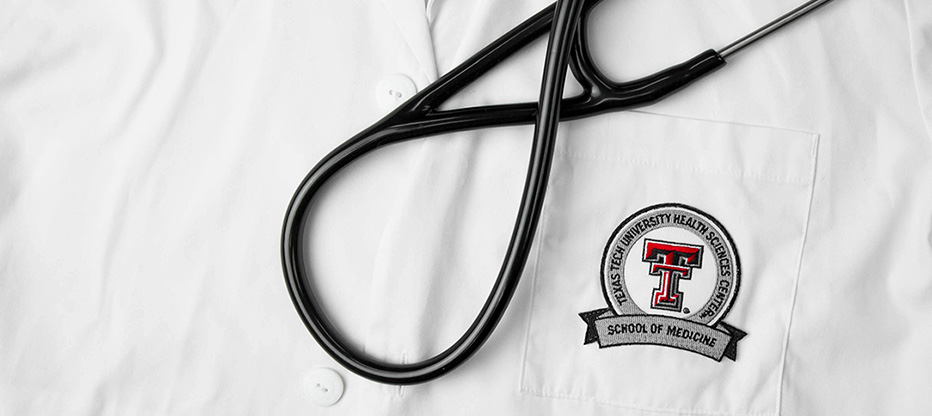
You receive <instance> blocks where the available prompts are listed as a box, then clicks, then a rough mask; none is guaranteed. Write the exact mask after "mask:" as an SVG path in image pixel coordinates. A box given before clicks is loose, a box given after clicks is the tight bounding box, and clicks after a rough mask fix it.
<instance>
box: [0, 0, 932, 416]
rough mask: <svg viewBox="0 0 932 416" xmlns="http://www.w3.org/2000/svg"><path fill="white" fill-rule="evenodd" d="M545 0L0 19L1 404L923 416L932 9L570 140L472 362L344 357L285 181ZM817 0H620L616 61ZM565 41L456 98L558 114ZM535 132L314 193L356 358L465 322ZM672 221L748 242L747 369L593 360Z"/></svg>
mask: <svg viewBox="0 0 932 416" xmlns="http://www.w3.org/2000/svg"><path fill="white" fill-rule="evenodd" d="M548 4H549V0H509V1H503V0H475V1H464V0H430V1H427V2H426V3H425V1H423V0H368V1H359V0H354V1H323V0H315V1H290V0H285V1H256V0H203V1H164V2H151V1H118V2H114V1H102V0H92V1H86V2H80V3H67V2H54V1H30V0H2V1H0V414H3V415H512V414H526V415H550V414H553V415H566V414H573V415H639V416H641V415H754V416H764V415H893V414H927V413H929V412H930V409H932V395H930V394H929V392H932V352H930V351H932V3H930V2H928V1H926V0H881V1H876V0H838V1H836V2H834V3H831V4H830V5H828V6H826V7H825V8H824V9H822V10H819V11H818V12H817V13H815V14H814V15H812V16H810V17H807V18H805V19H804V20H802V21H800V22H798V23H796V24H794V25H792V26H790V27H788V28H786V29H785V30H782V31H781V32H779V33H777V34H776V35H774V36H773V37H770V38H768V39H766V40H765V41H762V42H760V43H759V44H755V45H754V46H753V47H751V48H749V49H747V50H746V51H743V52H741V53H740V54H738V55H735V56H734V57H732V58H731V59H730V60H729V65H727V66H725V67H724V68H722V69H720V70H719V71H718V72H716V73H714V74H712V75H710V76H709V77H707V78H705V79H703V80H701V81H699V82H698V83H696V84H695V85H693V86H690V87H689V88H688V89H686V90H683V91H681V92H679V93H677V94H675V95H673V96H672V97H670V98H669V99H667V100H666V101H663V102H662V103H659V104H657V105H653V106H650V107H646V108H643V109H640V110H638V111H629V112H615V113H609V114H604V115H599V116H597V117H592V118H588V119H583V120H578V121H573V122H566V123H562V124H561V126H560V129H559V137H558V141H557V150H556V155H555V157H554V163H553V170H552V173H551V179H550V188H549V191H548V194H547V198H546V202H545V207H544V214H543V218H542V220H541V223H540V226H539V228H538V231H537V235H536V239H535V244H534V247H533V250H532V252H531V256H530V260H529V261H528V264H527V267H526V269H525V273H524V276H523V279H522V281H521V284H520V285H519V287H518V289H517V293H516V295H515V297H514V299H513V301H512V302H511V306H510V308H509V309H508V311H507V313H506V314H505V316H504V319H503V320H502V322H501V323H500V324H499V325H498V328H497V330H496V332H495V333H494V334H493V335H492V336H491V338H490V339H489V341H488V342H487V343H486V345H485V346H484V347H483V348H482V349H481V350H480V351H479V352H478V353H477V354H476V355H475V356H474V357H473V358H472V359H471V360H469V361H468V362H466V363H465V364H464V365H463V366H461V367H460V368H458V369H456V370H455V371H453V372H452V373H450V374H448V375H446V376H444V377H442V378H440V379H438V380H436V381H432V382H430V383H426V384H422V385H414V386H406V387H397V386H388V385H382V384H377V383H373V382H370V381H368V380H366V379H363V378H361V377H359V376H356V375H354V374H352V373H350V372H348V371H346V370H345V369H343V368H341V367H340V366H339V365H338V364H336V363H335V362H334V361H333V360H332V359H331V358H330V357H329V356H328V355H326V354H325V353H324V351H323V350H322V349H321V348H320V347H319V346H318V345H317V344H316V343H315V341H314V340H313V339H312V337H311V336H310V335H309V334H308V332H307V331H306V329H305V328H304V325H303V324H302V322H301V320H300V319H299V317H298V315H297V313H296V312H295V309H294V307H293V306H292V303H291V301H290V299H289V296H288V292H287V290H286V287H285V283H284V280H283V278H282V270H281V261H280V248H279V241H280V232H281V224H282V218H283V216H284V212H285V208H286V206H287V203H288V201H289V199H290V197H291V195H292V192H293V191H294V189H295V188H296V186H297V185H298V183H299V182H300V180H301V178H302V177H303V176H304V175H305V174H306V172H307V171H308V170H309V169H310V168H311V167H313V166H314V164H315V163H316V162H317V161H318V160H320V159H321V158H322V157H323V156H324V155H325V154H326V153H327V152H329V151H330V150H331V149H332V148H334V147H335V146H337V145H338V144H340V143H341V142H343V141H344V140H346V139H347V138H349V137H351V136H352V135H354V134H355V133H357V132H359V131H361V130H362V129H364V128H365V127H367V126H369V125H370V124H372V123H373V122H375V121H377V120H378V119H380V118H381V117H383V116H384V115H385V114H387V113H388V112H389V111H390V110H391V109H392V108H393V106H394V105H397V103H398V102H400V101H401V100H404V99H405V98H407V97H408V96H410V94H411V93H413V91H415V90H421V89H423V88H424V87H425V86H427V85H428V84H430V83H431V82H432V81H434V80H436V79H437V78H438V76H439V75H442V74H444V73H445V72H447V71H449V70H450V69H451V68H453V67H455V66H456V65H457V64H458V63H460V62H462V61H463V60H464V59H466V58H467V57H469V56H471V55H472V54H473V53H475V52H476V51H478V50H479V49H481V48H482V47H483V46H485V45H486V44H488V43H489V42H491V41H492V40H494V39H496V38H497V37H499V36H500V35H501V34H503V33H505V32H506V31H507V30H509V29H510V28H512V27H514V26H515V25H517V24H518V23H520V22H521V21H523V20H524V19H526V18H527V17H529V16H531V15H533V14H534V13H536V12H537V11H539V10H541V9H543V8H544V7H546V6H547V5H548ZM797 5H798V4H797V0H779V1H769V2H759V1H758V2H748V1H740V0H715V1H701V2H699V1H684V0H663V1H657V0H605V1H604V2H603V3H602V4H600V5H599V6H598V8H597V9H596V12H595V13H594V14H593V15H592V18H591V27H590V28H589V33H590V34H591V42H592V43H591V47H592V53H593V55H594V56H595V57H596V61H597V64H598V65H599V68H600V69H601V70H602V71H603V72H604V73H605V74H606V75H607V76H608V77H610V78H612V79H616V80H630V79H633V78H636V77H639V76H643V75H647V74H650V73H652V72H654V71H656V70H658V69H661V68H664V67H667V66H669V65H672V64H675V63H678V62H680V61H683V60H685V59H687V58H689V57H692V56H693V55H695V54H697V53H699V52H701V51H703V50H705V49H709V48H718V47H721V46H724V45H726V44H727V43H729V42H730V41H732V40H734V39H736V38H738V37H740V36H742V35H744V34H745V33H747V32H749V31H751V30H753V29H754V28H756V27H758V26H760V25H762V24H764V23H766V22H768V21H769V20H771V19H772V18H774V17H776V16H779V15H780V14H782V13H784V12H786V11H788V10H790V9H792V8H793V7H795V6H797ZM544 44H545V42H544V40H543V39H542V40H541V41H538V42H536V43H534V44H532V45H531V46H529V47H528V48H527V49H526V50H523V51H521V52H519V53H518V54H516V55H515V56H514V57H513V58H511V59H509V60H507V61H505V62H503V63H502V64H500V65H499V66H498V67H497V68H496V69H494V70H493V71H492V72H490V73H489V74H487V75H486V76H484V77H483V78H481V79H480V80H478V81H477V82H475V83H474V84H473V85H472V86H470V87H469V88H467V89H466V90H465V91H463V92H462V93H460V94H458V95H457V96H455V97H454V98H453V99H451V100H450V102H449V103H448V104H447V107H449V108H455V107H462V106H473V105H488V104H495V103H505V102H518V101H536V99H537V97H538V90H539V87H540V76H541V68H542V66H543V65H542V64H543V49H544ZM578 91H579V88H578V86H576V85H575V84H574V83H573V82H572V81H571V82H569V84H568V89H567V95H570V94H573V93H575V92H578ZM531 132H532V128H531V127H530V126H522V127H509V128H500V129H487V130H480V131H474V132H466V133H456V134H449V135H444V136H440V137H433V138H426V139H418V140H413V141H409V142H406V143H402V144H399V145H395V146H390V147H387V148H384V149H381V150H379V151H377V152H375V153H373V154H371V155H370V156H367V157H365V158H363V159H362V160H361V161H359V162H358V163H356V164H354V165H352V166H351V167H349V168H348V169H347V170H345V171H344V172H343V173H341V174H340V175H338V176H337V177H336V178H335V179H334V180H333V181H332V182H331V184H332V185H331V186H328V187H327V188H326V189H325V190H324V191H323V193H322V194H321V196H320V198H319V203H317V205H316V206H315V209H314V212H313V221H312V222H313V224H314V225H313V226H312V227H311V228H312V233H311V234H310V235H309V236H308V237H307V238H308V239H309V242H310V244H309V247H310V249H309V252H308V253H307V256H308V258H309V259H310V263H311V264H312V271H313V273H314V279H313V285H314V287H315V289H316V290H317V291H318V293H320V297H321V299H322V302H323V304H324V306H325V308H326V310H327V311H328V316H329V317H330V318H331V319H332V320H333V322H334V323H335V325H336V326H337V327H338V328H340V330H341V331H342V332H343V333H344V335H345V336H346V337H347V339H348V340H349V341H350V342H351V343H352V344H353V345H354V346H356V347H357V348H359V349H360V350H364V351H365V352H366V353H367V354H370V355H372V356H374V357H377V358H380V359H384V360H388V361H390V362H397V363H401V362H407V363H411V362H416V361H419V360H422V359H425V358H428V357H430V356H433V355H434V354H436V353H438V352H440V351H442V350H443V349H445V348H446V347H447V346H448V345H450V344H451V343H452V342H453V341H455V340H456V339H457V338H458V337H459V335H460V334H461V333H462V332H463V331H464V330H465V329H466V328H467V327H468V326H469V324H470V323H471V320H472V318H473V317H474V316H475V315H476V313H477V312H478V310H479V308H480V307H481V305H482V302H483V301H484V299H485V297H486V295H487V292H488V290H489V288H490V287H491V285H492V282H493V281H494V279H495V277H496V274H497V272H498V268H499V264H500V261H501V258H502V255H503V253H504V250H505V248H506V246H507V241H508V238H509V237H510V233H511V227H512V223H513V221H514V217H515V213H516V208H517V203H518V200H519V198H520V193H521V187H522V185H523V178H524V174H525V168H526V166H527V158H528V151H529V148H530V136H531ZM663 203H676V204H684V205H688V206H691V207H695V208H697V209H700V210H701V211H702V212H706V213H708V214H709V215H711V216H712V217H714V218H715V219H717V220H718V221H719V222H720V223H721V224H722V225H723V227H724V228H725V229H727V231H728V232H729V233H730V235H731V237H732V239H733V241H734V245H735V247H736V249H737V251H738V252H739V253H740V261H741V286H740V291H739V293H738V294H737V295H736V297H735V301H734V305H733V307H732V308H731V310H730V311H729V312H728V315H727V317H726V321H727V322H728V323H729V324H730V325H733V326H734V327H736V328H740V329H741V330H742V331H744V332H746V333H747V336H746V337H744V338H743V339H742V340H741V341H740V343H739V344H738V345H737V356H736V359H735V360H734V361H732V360H729V359H724V360H722V361H721V362H719V361H716V360H713V359H709V358H707V357H703V356H701V355H699V354H694V353H691V352H688V351H683V350H679V349H676V348H669V347H664V346H657V345H624V346H616V347H607V348H599V347H598V346H597V345H593V344H589V345H584V342H583V341H584V336H585V335H586V330H587V328H586V322H584V321H583V320H582V319H580V315H579V314H580V313H584V312H588V311H592V310H596V309H600V308H605V307H606V303H605V302H606V300H605V296H604V295H603V288H602V284H601V280H600V277H599V276H600V269H601V258H602V254H603V251H604V250H605V247H606V241H607V240H608V239H609V237H610V236H611V234H612V231H613V230H614V229H615V228H616V227H618V225H619V224H620V223H621V222H622V221H623V220H624V219H625V218H627V217H629V216H630V215H632V214H633V213H635V212H637V211H639V210H641V209H643V208H646V207H649V206H653V205H656V204H663ZM644 282H646V283H644V284H651V283H652V282H653V281H650V280H645V281H644ZM684 284H685V283H684ZM687 295H688V294H687ZM319 368H330V369H333V370H335V371H336V372H337V373H338V374H339V376H340V378H341V379H342V382H340V383H338V384H340V385H342V386H343V388H344V391H343V393H342V397H340V399H339V401H337V402H336V403H335V404H332V405H330V406H321V405H319V404H317V403H318V401H317V400H315V397H318V396H315V394H318V395H319V393H320V392H319V391H315V389H318V390H319V389H320V388H321V382H320V380H316V379H315V378H314V377H315V376H314V374H320V372H319V371H317V372H315V369H319ZM328 386H330V387H335V386H334V385H332V384H328Z"/></svg>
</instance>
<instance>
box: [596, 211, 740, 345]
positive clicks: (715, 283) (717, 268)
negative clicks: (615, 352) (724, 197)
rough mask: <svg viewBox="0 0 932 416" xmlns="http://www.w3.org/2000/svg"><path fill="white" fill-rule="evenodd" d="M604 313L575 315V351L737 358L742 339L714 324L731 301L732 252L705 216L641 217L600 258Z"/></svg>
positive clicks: (734, 282)
mask: <svg viewBox="0 0 932 416" xmlns="http://www.w3.org/2000/svg"><path fill="white" fill-rule="evenodd" d="M601 278H602V292H603V294H604V295H605V300H606V302H607V303H608V306H609V307H608V308H606V309H598V310H594V311H590V312H583V313H580V314H579V316H580V317H581V318H582V319H583V321H585V322H586V325H587V329H586V338H585V341H584V342H583V344H591V343H593V342H598V343H599V348H606V347H614V346H618V345H643V344H652V345H662V346H667V347H673V348H679V349H682V350H687V351H692V352H695V353H698V354H701V355H704V356H706V357H709V358H712V359H714V360H716V361H721V360H722V357H727V358H729V359H731V360H732V361H734V360H735V359H736V358H737V346H738V341H739V340H741V338H744V336H745V335H747V333H745V332H744V331H742V330H740V329H737V328H735V327H733V326H731V325H728V324H726V323H724V322H722V321H721V320H722V318H724V317H725V315H726V314H728V310H729V309H731V306H732V304H734V301H735V297H736V296H737V295H738V286H739V284H740V281H741V264H740V262H739V259H738V252H737V250H736V249H735V245H734V243H733V242H732V240H731V237H730V236H729V235H728V232H727V231H725V228H724V227H722V225H721V223H719V222H718V221H716V220H715V218H712V216H710V215H708V214H706V213H704V212H702V211H700V210H698V209H696V208H693V207H690V206H687V205H682V204H661V205H654V206H650V207H647V208H645V209H642V210H640V211H638V212H636V213H634V215H631V216H630V217H628V218H627V219H625V220H624V221H622V223H621V225H619V226H618V228H616V229H615V231H614V232H613V233H612V236H611V238H610V239H609V240H608V246H607V247H606V248H605V252H604V254H603V255H602V272H601Z"/></svg>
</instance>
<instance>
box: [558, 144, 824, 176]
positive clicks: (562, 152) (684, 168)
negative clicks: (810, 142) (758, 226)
mask: <svg viewBox="0 0 932 416" xmlns="http://www.w3.org/2000/svg"><path fill="white" fill-rule="evenodd" d="M815 137H816V138H817V137H818V135H816V136H815ZM555 153H557V154H560V155H562V156H566V157H572V158H576V159H588V160H598V161H603V162H616V163H624V164H632V165H641V166H649V167H654V168H662V169H674V170H682V171H686V172H695V173H707V174H713V175H722V176H737V177H742V178H750V179H758V180H764V181H772V182H782V183H788V184H795V185H808V184H809V179H797V178H792V177H786V176H769V175H755V174H751V173H747V172H744V171H740V170H716V169H698V168H692V167H688V166H685V165H662V164H657V163H651V162H647V161H643V160H638V159H622V158H610V157H604V156H595V155H587V154H582V153H570V152H567V151H565V150H556V151H555Z"/></svg>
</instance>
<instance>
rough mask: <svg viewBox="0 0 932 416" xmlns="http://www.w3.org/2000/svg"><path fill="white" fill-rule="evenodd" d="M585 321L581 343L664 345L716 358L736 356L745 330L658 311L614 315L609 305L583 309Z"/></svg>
mask: <svg viewBox="0 0 932 416" xmlns="http://www.w3.org/2000/svg"><path fill="white" fill-rule="evenodd" d="M579 317H580V318H582V320H583V321H585V322H586V326H587V328H586V339H585V341H584V342H583V344H591V343H593V342H596V341H598V342H599V348H605V347H614V346H617V345H638V344H640V345H644V344H650V345H665V346H668V347H673V348H679V349H682V350H687V351H692V352H694V353H697V354H701V355H704V356H706V357H709V358H711V359H713V360H716V361H721V360H722V357H726V358H728V359H730V360H732V361H734V360H735V359H736V358H737V356H738V341H740V340H741V339H742V338H744V337H745V336H746V335H747V333H746V332H744V331H742V330H740V329H738V328H735V327H733V326H731V325H728V324H726V323H724V322H719V323H718V324H716V325H715V326H706V325H703V324H699V323H695V322H692V321H687V320H685V319H679V318H672V317H669V316H661V315H647V314H640V315H616V314H615V312H614V311H612V310H611V309H597V310H594V311H590V312H583V313H580V314H579Z"/></svg>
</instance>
